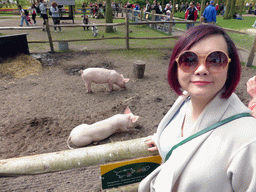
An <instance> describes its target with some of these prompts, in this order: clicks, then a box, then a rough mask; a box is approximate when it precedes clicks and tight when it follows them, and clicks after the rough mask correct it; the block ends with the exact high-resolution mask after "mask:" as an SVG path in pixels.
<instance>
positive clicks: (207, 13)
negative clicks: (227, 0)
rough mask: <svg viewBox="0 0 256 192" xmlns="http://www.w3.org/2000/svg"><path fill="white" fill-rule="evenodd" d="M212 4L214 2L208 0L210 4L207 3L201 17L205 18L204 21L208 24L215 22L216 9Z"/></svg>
mask: <svg viewBox="0 0 256 192" xmlns="http://www.w3.org/2000/svg"><path fill="white" fill-rule="evenodd" d="M213 4H214V1H210V5H208V6H207V7H206V8H205V10H204V14H203V17H204V18H205V22H206V23H210V24H215V23H216V15H217V11H216V9H215V7H214V5H213Z"/></svg>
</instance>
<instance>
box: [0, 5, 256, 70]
mask: <svg viewBox="0 0 256 192" xmlns="http://www.w3.org/2000/svg"><path fill="white" fill-rule="evenodd" d="M120 14H121V16H120V17H121V18H123V17H124V16H125V17H124V18H125V23H107V24H87V25H86V24H65V25H57V26H55V25H46V31H47V36H48V41H28V43H49V45H50V49H51V52H52V53H53V52H54V48H53V42H75V41H101V40H110V39H124V40H125V44H126V49H129V40H130V39H145V40H152V39H172V38H179V37H180V35H173V36H164V37H129V26H130V25H148V26H149V27H151V28H154V29H157V26H160V27H162V28H164V29H165V31H166V32H167V33H168V34H169V35H171V34H172V31H173V25H174V24H179V23H182V24H187V23H199V22H194V21H188V20H185V19H180V18H175V17H172V15H171V16H166V15H163V14H155V12H154V11H152V12H150V13H149V12H146V13H144V12H143V10H137V11H136V10H133V9H126V8H118V9H115V8H114V9H113V15H114V16H115V17H119V15H120ZM120 17H119V18H120ZM129 20H131V21H132V22H129ZM46 23H47V22H46ZM201 24H204V23H201ZM87 26H88V27H95V26H96V27H106V26H113V27H114V26H125V37H109V38H97V39H95V38H93V39H68V40H52V37H51V31H50V28H52V27H68V28H72V27H87ZM38 29H42V27H0V30H38ZM175 29H177V28H175ZM223 29H224V30H225V31H227V32H231V33H237V34H246V35H250V34H249V33H247V32H241V31H237V30H232V29H227V28H223ZM178 30H181V29H178ZM181 31H182V30H181ZM255 51H256V36H255V39H254V42H253V46H252V47H251V49H250V51H249V58H248V61H247V66H248V67H250V66H252V63H253V59H254V53H255Z"/></svg>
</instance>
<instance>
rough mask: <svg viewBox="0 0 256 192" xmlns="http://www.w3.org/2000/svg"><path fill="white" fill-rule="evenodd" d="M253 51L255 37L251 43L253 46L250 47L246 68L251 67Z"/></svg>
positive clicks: (255, 48) (255, 44)
mask: <svg viewBox="0 0 256 192" xmlns="http://www.w3.org/2000/svg"><path fill="white" fill-rule="evenodd" d="M255 50H256V36H255V38H254V42H253V45H252V48H251V51H250V54H249V57H248V61H247V64H246V66H247V67H251V66H252V62H253V59H254V52H255Z"/></svg>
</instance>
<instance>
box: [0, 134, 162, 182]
mask: <svg viewBox="0 0 256 192" xmlns="http://www.w3.org/2000/svg"><path fill="white" fill-rule="evenodd" d="M145 140H146V138H139V139H134V140H127V141H122V142H115V143H109V144H105V145H97V146H93V147H85V148H79V149H73V150H66V151H59V152H54V153H46V154H39V155H32V156H26V157H20V158H11V159H3V160H0V177H4V176H20V175H34V174H41V173H49V172H55V171H62V170H67V169H72V168H78V167H86V166H91V165H99V164H105V163H108V162H115V161H121V160H125V159H133V158H139V157H146V156H151V155H157V153H152V152H149V151H148V150H147V148H148V147H147V145H146V143H145Z"/></svg>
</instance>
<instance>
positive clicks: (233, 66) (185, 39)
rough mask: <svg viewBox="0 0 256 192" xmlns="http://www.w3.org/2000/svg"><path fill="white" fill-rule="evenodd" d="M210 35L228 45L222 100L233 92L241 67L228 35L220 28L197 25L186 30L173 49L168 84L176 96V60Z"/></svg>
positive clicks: (179, 87) (178, 88)
mask: <svg viewBox="0 0 256 192" xmlns="http://www.w3.org/2000/svg"><path fill="white" fill-rule="evenodd" d="M211 35H222V36H223V37H224V39H225V40H226V42H227V45H228V56H229V58H230V59H231V62H230V63H229V66H228V77H227V80H226V83H225V85H224V87H225V90H224V92H223V93H222V95H221V97H222V98H229V97H230V95H231V94H232V93H233V92H234V91H235V89H236V86H237V84H238V82H239V80H240V75H241V65H240V60H239V55H238V53H237V49H236V46H235V44H234V42H233V41H232V40H231V38H230V37H229V35H228V34H227V33H226V32H225V31H224V30H223V29H222V28H220V27H217V26H214V25H198V26H195V27H192V28H190V29H189V30H187V31H186V32H185V33H184V34H183V35H182V36H181V37H180V39H179V40H178V41H177V43H176V44H175V46H174V48H173V52H172V56H171V60H170V65H169V69H168V82H169V84H170V86H171V87H172V89H173V90H174V91H175V92H176V93H177V94H178V95H181V94H182V90H181V86H180V84H179V81H178V74H177V68H178V66H177V62H176V58H177V57H178V56H179V54H180V53H181V52H183V51H186V50H189V49H190V48H191V47H192V46H193V45H195V44H196V43H197V42H199V41H200V40H202V39H203V38H206V37H209V36H211Z"/></svg>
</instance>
